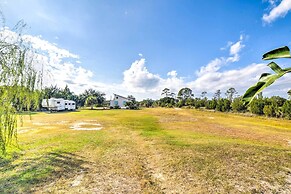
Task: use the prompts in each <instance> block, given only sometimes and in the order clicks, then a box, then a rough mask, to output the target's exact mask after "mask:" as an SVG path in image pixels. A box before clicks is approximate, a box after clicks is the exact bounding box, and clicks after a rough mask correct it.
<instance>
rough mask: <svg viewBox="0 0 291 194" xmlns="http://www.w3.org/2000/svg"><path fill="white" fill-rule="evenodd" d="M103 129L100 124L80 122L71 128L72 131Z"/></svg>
mask: <svg viewBox="0 0 291 194" xmlns="http://www.w3.org/2000/svg"><path fill="white" fill-rule="evenodd" d="M102 128H103V127H102V126H101V124H99V123H90V122H79V123H75V124H74V125H73V126H71V127H70V129H72V130H85V131H86V130H87V131H88V130H92V131H94V130H97V131H98V130H101V129H102Z"/></svg>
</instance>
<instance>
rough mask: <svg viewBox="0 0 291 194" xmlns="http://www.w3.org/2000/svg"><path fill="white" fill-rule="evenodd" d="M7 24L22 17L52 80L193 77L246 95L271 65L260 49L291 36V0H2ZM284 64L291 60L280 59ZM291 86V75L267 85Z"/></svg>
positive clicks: (274, 91)
mask: <svg viewBox="0 0 291 194" xmlns="http://www.w3.org/2000/svg"><path fill="white" fill-rule="evenodd" d="M0 10H1V12H2V13H3V15H4V17H5V23H4V24H3V25H5V28H2V32H1V33H2V34H4V35H5V36H13V31H12V29H13V26H14V25H15V24H16V23H17V22H18V21H19V20H24V21H25V22H26V23H27V25H28V27H26V28H25V30H24V31H23V38H24V40H25V41H27V42H29V43H30V44H31V45H32V47H33V48H34V49H35V50H37V52H38V55H37V56H36V59H37V61H38V62H39V63H40V64H43V65H44V68H45V70H46V76H45V83H46V84H47V85H50V84H57V85H58V86H59V87H65V85H68V86H69V87H70V88H71V90H73V91H74V92H75V93H77V94H79V93H81V92H83V91H84V90H85V89H88V88H94V89H96V90H99V91H102V92H105V93H106V94H107V98H110V96H112V94H113V93H117V94H120V95H124V96H127V95H129V94H132V95H134V96H135V97H137V99H139V100H141V99H144V98H153V99H157V98H160V97H161V91H162V90H163V89H164V88H166V87H167V88H170V89H171V90H172V92H178V90H179V89H180V88H182V87H190V88H191V89H192V90H193V92H194V94H195V95H196V96H200V94H201V92H202V91H207V92H208V96H209V97H211V96H212V95H213V93H214V92H215V91H216V90H218V89H220V90H222V92H223V93H224V92H225V91H226V90H227V89H228V88H230V87H234V88H236V90H237V91H238V92H239V94H240V95H242V94H243V93H244V91H245V90H246V89H247V88H248V87H249V86H250V85H252V84H254V83H255V82H256V81H257V79H258V77H259V76H260V74H262V73H264V72H270V70H269V68H268V67H267V66H266V65H267V64H268V62H267V61H262V60H261V58H262V54H264V53H265V52H267V51H269V50H272V49H274V48H277V47H281V46H285V45H286V46H289V47H290V46H291V39H290V37H291V13H289V11H290V10H291V0H255V1H254V0H240V1H239V0H237V1H229V0H219V1H217V0H210V1H205V0H195V1H192V0H159V1H156V0H146V1H137V0H73V1H72V0H62V1H59V0H6V1H5V0H0ZM278 64H279V65H281V66H282V67H283V68H284V67H288V66H291V63H290V60H288V59H286V60H280V61H278ZM289 89H291V76H290V75H286V76H284V77H283V78H281V79H280V80H279V81H277V82H276V83H275V84H274V85H273V86H271V87H270V89H268V90H266V91H265V92H264V94H265V95H281V96H283V97H286V96H287V95H286V92H287V91H288V90H289Z"/></svg>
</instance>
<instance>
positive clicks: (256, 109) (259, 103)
mask: <svg viewBox="0 0 291 194" xmlns="http://www.w3.org/2000/svg"><path fill="white" fill-rule="evenodd" d="M264 106H265V102H264V100H263V99H262V98H259V99H254V100H253V101H252V102H251V104H250V111H251V113H253V114H258V115H262V114H264Z"/></svg>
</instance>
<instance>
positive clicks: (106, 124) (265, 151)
mask: <svg viewBox="0 0 291 194" xmlns="http://www.w3.org/2000/svg"><path fill="white" fill-rule="evenodd" d="M75 126H78V127H79V128H77V129H81V130H74V129H76V128H74V127H75ZM99 127H100V128H99ZM82 129H83V130H82ZM88 129H89V130H88ZM90 129H91V130H90ZM92 129H100V130H92ZM18 139H19V147H20V149H19V148H15V147H12V148H10V153H12V154H11V155H10V157H6V158H3V157H2V158H0V170H1V174H0V193H262V192H263V193H291V189H290V188H291V170H290V169H291V155H290V140H291V122H290V121H287V120H277V119H268V118H263V117H245V116H241V115H236V114H225V113H217V112H204V111H196V110H182V109H159V108H158V109H144V110H138V111H130V110H104V111H103V110H98V111H96V110H95V111H89V110H83V111H80V112H71V113H55V114H46V113H39V114H35V115H32V119H31V120H30V119H29V117H24V126H23V127H20V128H19V137H18Z"/></svg>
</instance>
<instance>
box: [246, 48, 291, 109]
mask: <svg viewBox="0 0 291 194" xmlns="http://www.w3.org/2000/svg"><path fill="white" fill-rule="evenodd" d="M279 58H291V55H290V49H289V48H288V47H287V46H285V47H281V48H277V49H274V50H272V51H270V52H267V53H266V54H264V55H263V60H271V59H279ZM268 66H269V67H270V68H271V69H272V70H273V71H274V72H275V73H274V74H271V73H263V74H262V75H261V77H260V78H259V81H258V82H257V83H256V84H255V85H253V86H251V87H250V88H249V89H248V90H247V91H246V93H245V94H244V95H243V98H242V99H243V101H244V102H245V104H247V105H248V104H250V103H251V102H252V101H253V99H254V98H255V97H256V96H258V94H260V93H261V92H262V91H263V90H264V89H265V88H267V87H268V86H270V85H272V84H273V83H274V82H275V81H276V80H277V79H279V78H280V77H282V76H283V75H285V74H287V73H291V67H289V68H285V69H282V68H281V67H280V66H279V65H278V64H277V63H275V62H273V61H272V62H270V63H269V64H268Z"/></svg>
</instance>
